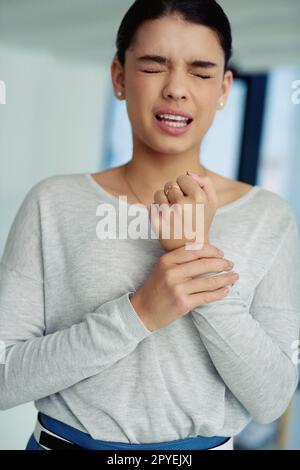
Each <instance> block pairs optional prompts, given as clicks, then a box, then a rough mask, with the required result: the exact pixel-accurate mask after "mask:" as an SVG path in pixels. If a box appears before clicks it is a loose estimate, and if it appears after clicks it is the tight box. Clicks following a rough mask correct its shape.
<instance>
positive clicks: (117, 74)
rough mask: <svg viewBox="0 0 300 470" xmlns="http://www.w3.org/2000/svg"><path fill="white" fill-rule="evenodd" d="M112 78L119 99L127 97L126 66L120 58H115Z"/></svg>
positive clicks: (112, 65)
mask: <svg viewBox="0 0 300 470" xmlns="http://www.w3.org/2000/svg"><path fill="white" fill-rule="evenodd" d="M110 70H111V79H112V84H113V88H114V92H115V96H116V97H117V98H118V99H122V98H123V99H124V98H125V71H124V67H123V66H122V64H121V63H120V61H119V59H117V58H114V60H113V61H112V64H111V67H110Z"/></svg>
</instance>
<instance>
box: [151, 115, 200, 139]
mask: <svg viewBox="0 0 300 470" xmlns="http://www.w3.org/2000/svg"><path fill="white" fill-rule="evenodd" d="M157 114H171V115H173V116H183V117H186V118H188V119H193V117H192V116H191V115H190V114H187V113H184V112H182V111H179V110H174V109H171V108H162V109H159V110H158V111H155V112H154V115H153V119H154V121H155V123H156V125H157V127H158V128H159V129H160V130H161V131H162V132H164V133H166V134H169V135H173V136H176V135H182V134H185V133H186V132H187V131H188V130H189V129H190V127H191V125H192V124H193V121H192V122H190V124H188V125H187V126H185V127H171V126H168V125H167V124H164V123H163V122H162V121H159V120H158V119H156V115H157Z"/></svg>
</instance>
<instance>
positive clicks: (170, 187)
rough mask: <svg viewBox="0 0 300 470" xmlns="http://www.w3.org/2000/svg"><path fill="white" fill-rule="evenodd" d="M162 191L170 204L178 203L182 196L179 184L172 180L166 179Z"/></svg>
mask: <svg viewBox="0 0 300 470" xmlns="http://www.w3.org/2000/svg"><path fill="white" fill-rule="evenodd" d="M164 193H165V196H166V197H167V199H168V201H169V203H170V204H174V203H179V201H180V200H181V199H182V198H183V197H184V194H183V192H182V191H181V188H180V186H179V185H178V184H177V183H175V182H174V181H168V182H167V183H166V184H165V186H164Z"/></svg>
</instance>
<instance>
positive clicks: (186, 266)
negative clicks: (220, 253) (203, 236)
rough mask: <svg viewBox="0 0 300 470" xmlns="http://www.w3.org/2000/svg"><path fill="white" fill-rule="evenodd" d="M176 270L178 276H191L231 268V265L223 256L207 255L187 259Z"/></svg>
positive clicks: (181, 277)
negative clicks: (205, 256)
mask: <svg viewBox="0 0 300 470" xmlns="http://www.w3.org/2000/svg"><path fill="white" fill-rule="evenodd" d="M175 269H176V271H177V273H178V278H180V279H183V278H185V277H186V278H191V277H193V276H199V275H202V274H206V275H207V274H208V273H220V272H223V271H228V270H229V269H232V266H229V265H228V261H227V260H226V259H224V258H221V257H219V258H215V257H211V258H209V257H207V258H201V259H196V260H193V261H188V262H186V263H183V264H180V265H179V266H177V267H176V268H175Z"/></svg>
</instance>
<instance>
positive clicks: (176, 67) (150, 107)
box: [111, 15, 233, 154]
mask: <svg viewBox="0 0 300 470" xmlns="http://www.w3.org/2000/svg"><path fill="white" fill-rule="evenodd" d="M145 56H151V57H152V58H149V57H148V58H144V59H142V58H143V57H145ZM155 57H156V59H155ZM196 61H197V62H201V63H198V64H195V63H194V62H196ZM202 62H203V63H202ZM224 62H225V58H224V52H223V49H222V47H221V45H220V43H219V40H218V37H217V35H216V34H215V33H214V31H213V30H211V29H210V28H208V27H206V26H202V25H198V24H194V23H190V22H186V21H184V20H183V19H182V17H179V16H178V15H171V16H167V17H164V18H160V19H158V20H153V21H147V22H145V23H143V24H142V25H141V26H140V28H139V29H138V31H137V32H136V35H135V37H134V40H133V42H132V43H131V46H130V48H129V49H128V50H127V51H126V62H125V67H124V69H123V67H122V65H121V64H120V62H119V61H118V60H116V59H115V60H114V61H113V63H112V67H111V71H112V80H113V85H114V89H115V92H116V94H117V92H118V91H122V92H123V98H125V99H126V106H127V112H128V116H129V120H130V122H131V126H132V131H133V139H134V146H135V148H136V147H137V145H138V146H139V148H141V147H142V148H143V147H145V146H146V147H148V148H150V149H152V150H154V151H157V152H159V153H172V154H174V153H185V152H188V151H193V150H194V151H198V150H199V146H200V144H201V141H202V139H203V137H204V135H205V134H206V132H207V130H208V129H209V128H210V126H211V124H212V122H213V119H214V117H215V114H216V111H217V109H220V102H223V103H224V104H225V102H226V98H227V95H228V92H229V89H230V86H231V84H232V80H233V78H232V73H231V72H230V71H227V72H226V73H225V75H224ZM164 108H167V109H169V108H171V109H172V110H175V111H178V112H179V113H180V112H184V113H187V114H188V115H190V116H192V118H193V121H192V123H191V124H189V125H188V126H186V128H184V129H185V130H184V132H183V133H178V134H176V135H174V133H172V129H174V127H173V126H171V130H170V131H168V130H163V129H162V127H161V124H159V123H158V120H157V119H156V117H155V115H156V113H157V112H158V111H160V110H161V109H164ZM177 122H178V121H177ZM175 129H176V130H175V131H174V132H178V131H177V129H178V127H176V128H175ZM180 129H182V128H180Z"/></svg>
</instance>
